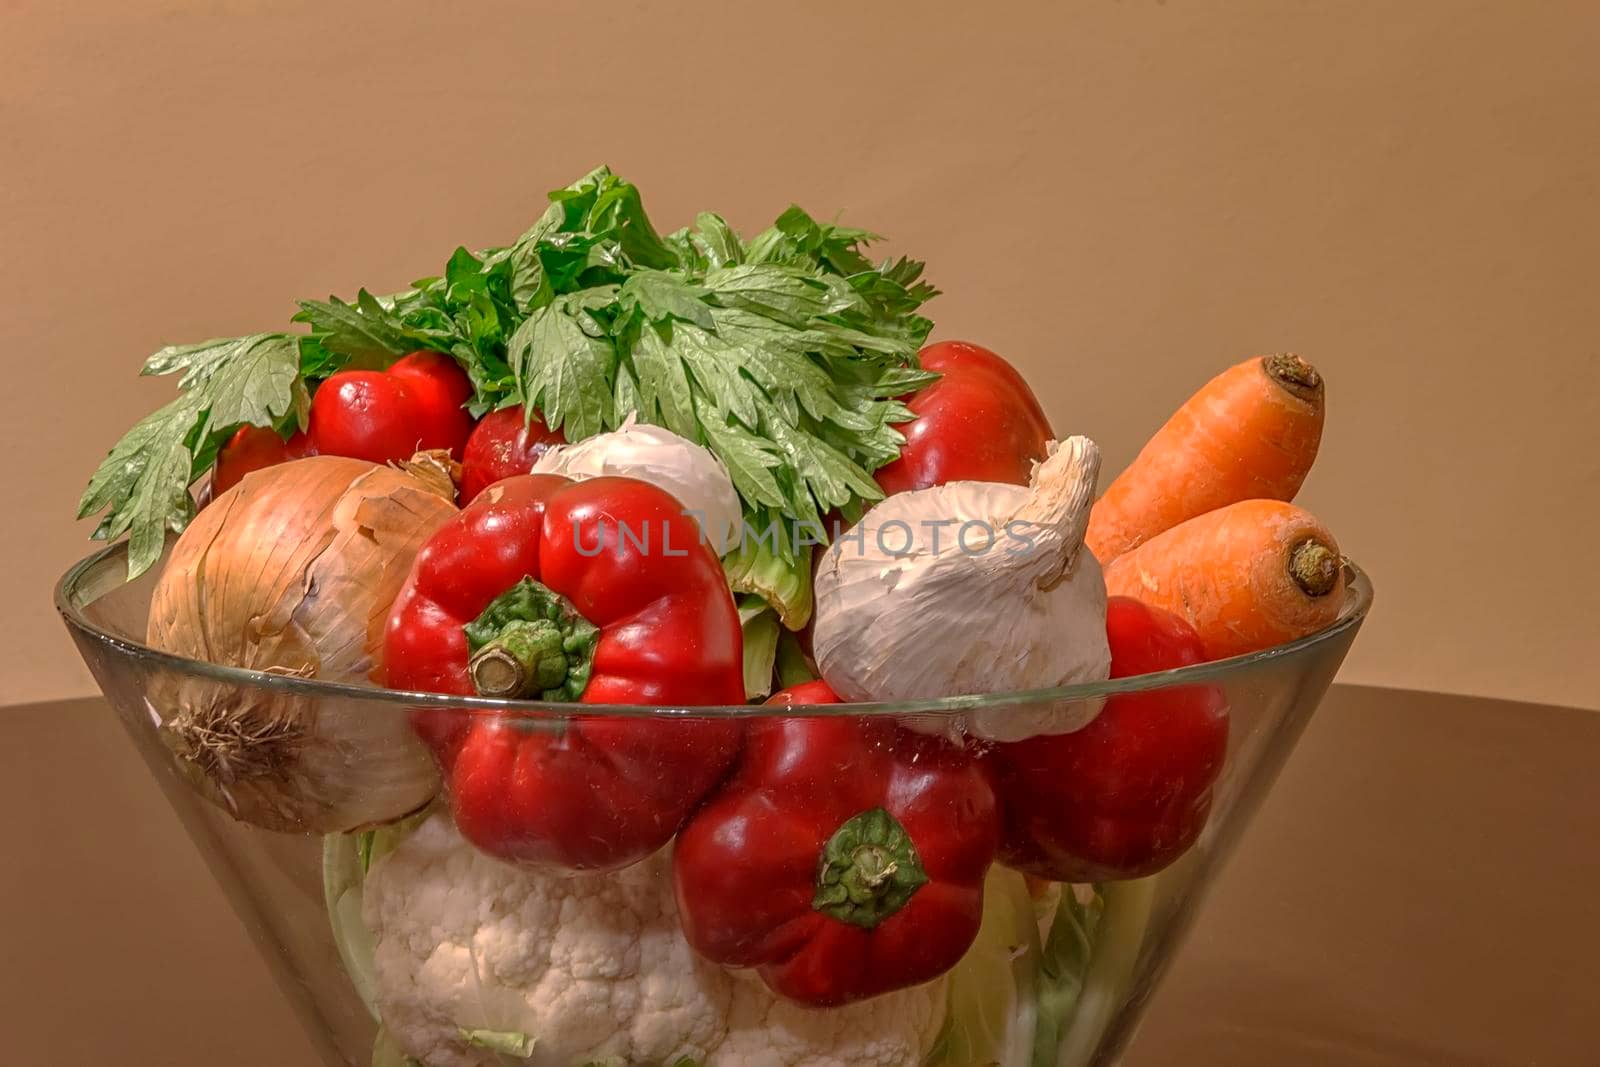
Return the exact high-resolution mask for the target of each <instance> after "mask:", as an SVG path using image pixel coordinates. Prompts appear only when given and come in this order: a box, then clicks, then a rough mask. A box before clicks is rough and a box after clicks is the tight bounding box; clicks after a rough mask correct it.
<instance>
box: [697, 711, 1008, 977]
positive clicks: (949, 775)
mask: <svg viewBox="0 0 1600 1067" xmlns="http://www.w3.org/2000/svg"><path fill="white" fill-rule="evenodd" d="M837 700H838V698H837V697H836V696H835V695H834V694H833V692H832V690H830V689H829V688H828V687H827V685H826V684H825V683H822V682H812V683H809V684H807V685H804V686H797V687H795V688H794V689H790V690H786V691H784V692H782V693H779V694H778V695H777V696H775V697H774V698H773V699H772V700H769V701H768V704H769V705H795V704H807V703H810V704H827V703H835V702H837ZM998 834H999V816H998V813H997V811H996V805H995V797H994V791H993V789H992V787H991V785H990V782H989V779H988V777H987V775H986V773H985V772H984V770H983V769H982V767H981V766H979V764H978V763H977V762H976V761H975V760H973V759H972V758H971V757H970V756H969V755H967V754H966V753H964V752H962V751H961V750H960V749H959V748H957V747H955V746H953V745H951V744H949V743H948V742H946V741H944V740H942V739H940V738H935V737H928V736H924V735H921V734H914V733H911V732H909V731H905V730H901V729H900V728H899V727H897V726H895V724H893V723H892V722H888V721H883V720H876V719H862V718H855V717H816V718H763V719H760V720H758V721H756V722H755V723H754V724H753V725H752V726H751V727H750V729H749V732H748V734H747V736H746V743H745V751H744V755H743V756H742V757H741V759H740V762H739V765H738V767H737V769H736V770H735V771H734V774H733V777H732V778H731V779H730V780H729V781H728V783H727V784H726V785H725V786H724V787H723V788H722V789H721V790H720V791H719V792H718V793H717V794H716V795H715V796H713V797H712V798H711V800H710V801H708V802H707V803H706V806H705V807H704V808H702V809H701V810H700V811H699V812H698V813H697V814H696V815H695V816H694V817H693V818H692V819H690V820H689V822H688V824H687V825H686V826H684V828H683V830H682V831H680V832H679V834H678V841H677V844H676V845H675V846H674V848H673V880H674V888H675V891H676V895H677V899H678V909H679V915H680V919H681V921H682V923H683V930H684V935H685V936H686V937H687V938H688V940H689V944H690V945H692V946H693V947H694V948H695V950H696V951H698V952H699V953H700V954H701V955H702V956H704V957H706V958H707V959H709V960H712V961H713V962H716V963H721V964H724V965H727V966H732V967H756V968H759V973H760V975H761V977H762V979H763V980H764V981H765V982H766V983H767V985H768V986H769V987H770V988H771V989H772V990H773V991H774V992H776V993H778V994H780V995H781V996H784V997H788V998H789V999H791V1000H795V1001H798V1002H800V1003H802V1004H810V1005H819V1006H830V1005H837V1004H845V1003H848V1002H850V1001H854V1000H861V999H864V998H866V997H872V996H876V995H878V994H880V993H887V992H889V991H890V990H894V989H900V988H903V987H906V986H911V985H916V984H918V983H920V982H926V981H928V980H930V979H932V978H935V977H937V976H938V975H940V974H943V973H944V972H945V971H947V970H949V969H950V968H951V967H952V966H954V965H955V963H956V962H957V961H958V960H959V959H960V958H961V956H962V955H963V954H964V953H965V952H966V950H967V948H968V947H969V946H970V945H971V944H972V940H973V938H974V937H975V936H976V935H977V932H978V924H979V922H980V920H981V918H982V913H983V879H984V874H985V872H986V871H987V870H988V868H989V865H990V864H991V863H992V862H993V860H994V856H995V848H996V845H997V841H998Z"/></svg>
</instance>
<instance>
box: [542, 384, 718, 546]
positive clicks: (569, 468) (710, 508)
mask: <svg viewBox="0 0 1600 1067" xmlns="http://www.w3.org/2000/svg"><path fill="white" fill-rule="evenodd" d="M533 473H535V474H562V475H565V476H566V477H568V478H575V479H583V478H598V477H600V476H602V475H622V476H624V477H628V478H637V479H639V480H640V481H642V482H649V483H651V484H652V485H656V486H659V487H660V488H662V489H665V490H666V491H667V492H669V493H671V494H672V495H673V496H675V497H677V498H678V502H679V503H681V504H682V505H683V508H684V511H685V512H687V513H689V514H691V515H693V516H694V518H695V520H696V521H697V522H699V523H700V532H701V536H703V537H704V538H705V539H706V542H707V543H708V544H709V545H710V546H711V547H712V549H713V551H715V552H716V553H717V554H718V555H719V556H720V555H722V554H723V553H725V552H727V551H729V550H730V549H732V548H733V546H734V545H735V544H737V543H738V539H739V534H740V533H741V531H742V529H743V525H742V524H743V522H744V518H743V512H742V511H741V510H740V506H739V494H738V492H736V491H735V490H734V488H733V479H732V478H730V477H728V469H727V468H726V467H724V466H723V465H722V461H721V460H720V459H718V458H717V457H716V455H715V454H714V453H713V452H712V451H711V450H710V449H707V448H702V447H701V446H699V445H697V444H695V443H694V442H693V441H690V440H688V439H687V438H684V437H679V436H678V435H677V434H675V433H673V432H672V431H671V430H666V429H662V428H661V427H660V426H648V425H645V424H644V423H641V422H638V421H637V417H636V416H635V415H631V414H630V415H629V416H628V417H627V419H626V420H624V421H623V423H622V426H621V427H620V428H618V429H616V430H613V431H612V432H610V433H602V434H596V435H595V436H594V437H588V438H585V439H584V440H582V441H579V442H577V443H576V444H571V445H557V446H555V447H554V448H551V449H549V450H548V451H546V452H545V454H544V455H542V456H540V457H539V461H538V462H537V463H535V464H534V465H533Z"/></svg>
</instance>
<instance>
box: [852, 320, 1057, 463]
mask: <svg viewBox="0 0 1600 1067" xmlns="http://www.w3.org/2000/svg"><path fill="white" fill-rule="evenodd" d="M919 358H920V360H921V362H922V366H923V368H924V369H925V370H931V371H938V372H939V374H940V378H939V380H938V381H936V382H934V383H933V384H931V385H929V386H927V387H926V388H925V389H922V390H919V391H918V392H917V393H915V394H914V395H913V396H912V397H911V398H910V400H909V401H907V406H909V407H910V408H911V411H912V414H914V415H915V416H916V417H915V418H914V419H912V420H911V421H910V422H905V423H900V424H898V425H897V426H896V427H895V428H896V429H898V430H899V431H900V432H901V433H902V434H904V435H905V439H906V443H905V447H903V448H902V449H901V450H900V457H899V458H898V459H896V460H895V461H894V462H892V463H889V464H887V465H886V466H883V467H880V468H879V469H878V471H877V473H876V474H874V475H873V477H874V478H876V479H877V482H878V485H879V487H881V488H882V489H883V491H884V492H885V493H903V492H905V491H907V490H910V489H927V488H929V487H930V486H935V485H943V484H945V483H946V482H955V481H977V482H1007V483H1010V484H1012V485H1027V484H1028V477H1029V475H1030V474H1031V473H1032V469H1033V464H1034V463H1035V462H1036V461H1039V460H1042V459H1044V454H1045V451H1044V450H1045V443H1046V442H1048V441H1049V440H1051V439H1052V438H1053V437H1054V436H1055V434H1054V433H1052V432H1051V429H1050V420H1049V419H1047V418H1046V417H1045V413H1044V408H1042V407H1040V406H1039V401H1038V398H1037V397H1035V396H1034V395H1033V390H1031V389H1029V388H1028V383H1027V382H1026V381H1024V380H1023V378H1022V375H1021V374H1018V373H1017V371H1016V368H1014V367H1012V366H1011V364H1009V363H1007V362H1006V361H1005V360H1003V359H1001V358H1000V357H999V356H997V355H995V354H994V353H993V352H991V351H989V350H988V349H987V348H980V347H978V346H977V345H974V344H968V343H967V342H965V341H940V342H939V343H938V344H932V345H929V346H928V347H926V348H924V349H923V350H922V352H921V353H920V356H919Z"/></svg>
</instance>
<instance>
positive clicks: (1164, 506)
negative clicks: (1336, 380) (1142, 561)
mask: <svg viewBox="0 0 1600 1067" xmlns="http://www.w3.org/2000/svg"><path fill="white" fill-rule="evenodd" d="M1322 411H1323V388H1322V376H1321V375H1320V374H1318V373H1317V369H1316V368H1315V367H1313V366H1312V365H1311V364H1309V363H1307V362H1306V361H1305V360H1303V359H1301V358H1300V357H1299V356H1296V355H1290V354H1280V355H1275V356H1258V357H1256V358H1254V359H1247V360H1245V361H1244V362H1243V363H1240V364H1237V365H1236V366H1233V367H1230V368H1228V369H1227V370H1225V371H1223V372H1222V373H1221V374H1219V375H1217V376H1216V377H1215V378H1213V379H1211V380H1210V381H1209V382H1207V383H1206V384H1205V385H1203V386H1201V387H1200V390H1199V392H1197V393H1195V394H1194V395H1193V396H1191V397H1190V398H1189V399H1188V400H1187V401H1185V402H1184V405H1183V406H1182V407H1181V408H1179V409H1178V410H1177V411H1176V412H1175V413H1174V414H1173V416H1172V418H1170V419H1168V420H1167V422H1166V425H1165V426H1162V427H1161V429H1159V430H1157V431H1156V434H1155V436H1154V437H1152V438H1150V440H1149V441H1148V442H1147V443H1146V444H1145V446H1144V449H1143V450H1142V451H1141V452H1140V453H1139V455H1138V456H1137V457H1136V458H1135V459H1134V461H1133V462H1132V463H1131V464H1129V466H1128V469H1127V470H1125V471H1123V472H1122V473H1121V474H1120V475H1118V476H1117V480H1116V481H1114V482H1112V483H1111V485H1110V487H1109V488H1107V489H1106V491H1105V495H1104V496H1102V497H1101V498H1100V499H1099V500H1098V501H1096V502H1095V505H1094V511H1093V512H1092V513H1091V514H1090V516H1089V534H1088V537H1087V538H1086V543H1087V544H1088V546H1089V550H1090V551H1091V552H1093V553H1094V554H1095V558H1097V559H1099V560H1100V562H1102V563H1109V562H1111V561H1112V560H1113V559H1116V558H1117V557H1118V556H1120V555H1122V554H1123V553H1124V552H1126V551H1128V550H1129V549H1131V548H1136V547H1137V546H1139V545H1140V544H1143V543H1144V542H1145V541H1148V540H1149V539H1150V538H1152V537H1154V536H1155V535H1156V534H1158V533H1161V532H1162V531H1163V530H1170V529H1172V527H1174V526H1176V525H1178V523H1180V522H1184V521H1185V520H1187V519H1192V518H1194V517H1195V516H1196V515H1204V514H1205V513H1206V512H1208V511H1213V510H1215V509H1216V508H1220V507H1226V506H1227V505H1229V504H1233V503H1237V502H1238V501H1240V500H1255V499H1269V500H1293V499H1294V495H1295V494H1296V493H1298V492H1299V491H1300V484H1301V483H1302V482H1304V481H1305V480H1306V473H1307V472H1308V471H1310V470H1311V461H1312V460H1314V459H1316V457H1317V443H1318V442H1319V441H1321V440H1322Z"/></svg>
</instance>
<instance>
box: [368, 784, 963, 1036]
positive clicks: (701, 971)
mask: <svg viewBox="0 0 1600 1067" xmlns="http://www.w3.org/2000/svg"><path fill="white" fill-rule="evenodd" d="M363 919H364V921H365V923H366V925H367V927H368V928H369V929H370V930H371V932H372V935H373V940H374V944H375V954H374V966H375V973H376V978H377V995H378V1007H379V1010H380V1012H381V1014H382V1015H383V1020H384V1026H385V1027H386V1028H387V1029H388V1031H389V1032H390V1034H391V1036H392V1037H393V1038H394V1040H395V1041H396V1042H397V1043H398V1044H399V1045H400V1046H401V1047H402V1048H404V1049H405V1050H406V1051H407V1052H408V1053H409V1054H410V1055H412V1056H415V1057H417V1058H418V1059H420V1060H421V1061H422V1062H423V1063H425V1064H427V1065H428V1067H499V1065H501V1064H504V1063H506V1062H509V1058H508V1057H501V1056H500V1055H498V1054H497V1053H496V1052H494V1051H493V1050H491V1049H489V1048H485V1047H483V1046H481V1045H479V1044H475V1043H474V1042H472V1041H470V1040H468V1036H467V1035H468V1034H470V1033H471V1032H474V1031H492V1032H501V1033H520V1034H527V1035H530V1036H531V1037H532V1038H533V1039H534V1042H535V1043H534V1046H533V1052H532V1055H531V1057H529V1058H527V1059H526V1060H524V1061H521V1062H526V1063H528V1064H532V1065H535V1067H546V1065H548V1067H580V1065H583V1064H589V1063H596V1062H598V1063H619V1064H672V1063H674V1062H676V1061H677V1060H678V1059H679V1058H681V1057H689V1058H690V1059H692V1060H693V1061H695V1062H697V1063H701V1064H704V1065H705V1067H735V1065H738V1067H846V1065H860V1067H907V1065H912V1064H917V1063H920V1062H921V1061H922V1059H923V1057H924V1055H925V1054H926V1053H927V1051H928V1049H929V1048H930V1047H931V1046H932V1044H933V1042H934V1039H935V1037H936V1036H937V1033H938V1030H939V1028H940V1025H941V1024H942V1023H943V1019H944V1007H945V982H944V980H943V979H940V980H939V981H937V982H933V983H930V984H928V985H924V986H920V987H918V988H916V989H908V990H902V991H900V992H897V993H891V994H889V995H887V996H882V997H878V998H875V999H873V1000H870V1001H866V1002H864V1003H861V1004H853V1005H849V1006H846V1007H843V1008H834V1009H829V1010H824V1011H818V1010H813V1009H806V1008H801V1007H798V1006H796V1005H793V1004H790V1003H788V1002H786V1001H782V1000H779V999H778V998H776V997H775V996H773V994H772V993H771V992H769V991H768V990H767V988H766V987H765V986H764V985H762V984H761V983H760V981H759V980H758V979H755V978H754V977H753V976H747V975H744V974H736V973H732V972H728V971H725V970H723V969H722V968H719V967H716V966H713V965H711V964H708V963H706V962H704V961H703V960H700V959H699V958H697V957H696V956H695V955H694V953H693V952H691V951H690V949H689V946H688V944H687V943H686V942H685V941H684V939H683V935H682V934H681V932H680V931H679V929H678V917H677V907H676V904H675V902H674V900H673V895H672V882H671V860H670V858H669V856H668V854H667V853H666V852H665V851H663V852H661V853H658V854H657V855H655V856H653V857H651V858H650V859H648V860H645V861H644V862H642V863H638V864H635V865H634V866H632V867H629V868H627V869H625V870H622V871H619V872H615V873H612V874H604V875H592V874H590V875H571V876H567V875H560V874H553V873H545V872H530V871H525V870H521V869H519V868H516V867H512V866H509V865H507V864H503V863H501V862H499V861H498V860H494V859H491V858H489V857H488V856H485V855H483V854H482V853H480V852H478V851H477V850H476V849H474V848H473V847H472V846H471V845H470V844H468V843H467V842H466V841H465V840H463V839H462V838H461V836H460V835H459V834H457V833H456V830H455V828H454V826H452V825H451V823H450V820H449V819H448V818H447V817H445V816H443V815H436V816H434V817H432V818H430V819H428V820H427V821H426V822H424V823H423V824H422V825H421V826H420V827H419V828H418V829H417V830H416V832H415V833H413V834H412V835H411V836H410V837H409V838H407V839H406V840H405V841H404V842H403V843H401V844H400V846H399V847H398V848H396V849H395V851H394V852H392V853H390V854H389V855H388V856H385V857H383V858H382V859H380V860H377V861H376V862H374V863H373V865H372V869H371V870H370V871H369V872H368V874H367V881H366V889H365V900H364V904H363Z"/></svg>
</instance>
